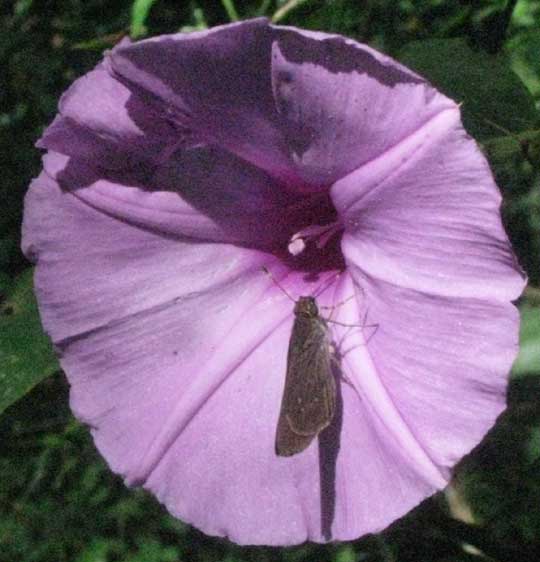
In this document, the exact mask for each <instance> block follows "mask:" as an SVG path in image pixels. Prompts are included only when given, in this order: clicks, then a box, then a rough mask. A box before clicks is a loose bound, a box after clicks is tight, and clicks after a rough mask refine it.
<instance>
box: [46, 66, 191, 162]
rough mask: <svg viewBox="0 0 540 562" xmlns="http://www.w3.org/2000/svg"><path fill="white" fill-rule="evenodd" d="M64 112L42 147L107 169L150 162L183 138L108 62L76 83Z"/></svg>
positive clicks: (64, 99)
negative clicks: (124, 82) (118, 78)
mask: <svg viewBox="0 0 540 562" xmlns="http://www.w3.org/2000/svg"><path fill="white" fill-rule="evenodd" d="M59 111H60V113H59V115H58V116H57V117H56V118H55V120H54V121H53V123H52V124H51V125H50V126H49V127H48V128H47V129H46V131H45V133H44V134H43V137H42V138H41V139H40V141H39V142H38V146H39V147H40V148H47V149H50V150H54V151H56V152H60V153H62V154H65V155H67V156H76V157H79V158H83V159H85V160H88V161H93V162H95V163H96V164H98V165H99V166H101V167H103V168H110V169H119V168H130V167H131V168H133V167H135V166H141V165H142V164H145V165H149V164H150V163H151V162H152V161H154V160H159V159H160V158H163V156H164V155H165V154H166V153H167V150H168V147H171V146H178V144H179V143H180V141H181V140H183V133H182V131H180V130H178V129H177V128H176V127H175V126H174V125H173V124H172V123H171V122H170V121H169V120H168V119H167V118H166V114H165V112H164V111H163V110H160V109H159V108H158V107H157V106H156V104H155V102H154V101H153V100H151V99H150V98H149V97H148V96H146V98H143V97H142V94H141V93H137V92H135V91H134V90H133V88H128V87H127V86H126V85H124V84H122V83H121V82H119V81H118V80H117V79H115V78H114V77H112V76H111V75H110V73H109V72H108V71H107V70H106V67H105V65H103V64H101V65H99V66H98V67H97V68H96V69H94V70H92V71H90V72H89V73H87V74H85V75H84V76H82V77H81V78H79V79H78V80H76V81H75V82H74V83H73V84H72V86H71V87H70V88H69V90H68V91H67V92H66V93H65V94H64V95H63V96H62V99H61V100H60V104H59Z"/></svg>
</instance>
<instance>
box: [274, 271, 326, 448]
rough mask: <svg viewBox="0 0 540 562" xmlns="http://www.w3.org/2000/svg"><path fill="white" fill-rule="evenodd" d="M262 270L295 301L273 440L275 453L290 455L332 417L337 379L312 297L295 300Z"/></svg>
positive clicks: (323, 322)
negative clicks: (279, 406) (285, 369)
mask: <svg viewBox="0 0 540 562" xmlns="http://www.w3.org/2000/svg"><path fill="white" fill-rule="evenodd" d="M264 270H265V272H266V273H267V274H268V275H269V276H270V277H271V278H272V279H273V281H274V283H276V285H277V286H278V287H279V288H280V289H281V290H282V291H283V292H284V293H285V294H286V295H287V296H288V297H289V298H290V299H291V300H293V301H294V302H295V305H294V323H293V328H292V332H291V337H290V340H289V349H288V352H287V372H286V374H285V386H284V388H283V397H282V399H281V408H280V413H279V419H278V424H277V429H276V440H275V451H276V454H277V455H278V456H280V457H290V456H293V455H296V454H298V453H301V452H302V451H303V450H304V449H306V448H307V447H308V446H309V445H310V443H311V442H312V441H313V439H315V437H317V435H318V434H319V433H320V432H321V431H322V430H323V429H324V428H325V427H328V426H329V425H330V423H331V422H332V419H333V417H334V412H335V409H336V382H335V379H334V373H333V371H332V361H333V360H334V358H333V355H332V340H331V337H330V332H329V329H328V324H327V321H326V320H325V319H324V318H323V317H322V316H321V315H320V313H319V307H318V306H317V301H316V299H315V297H311V296H304V297H300V298H299V299H298V300H297V301H296V300H295V299H293V298H292V297H291V296H290V295H289V293H287V291H286V290H285V289H284V288H283V287H282V286H281V285H280V284H279V283H278V282H277V281H276V280H275V279H274V278H273V276H272V275H271V273H270V272H269V271H268V270H267V269H266V268H264Z"/></svg>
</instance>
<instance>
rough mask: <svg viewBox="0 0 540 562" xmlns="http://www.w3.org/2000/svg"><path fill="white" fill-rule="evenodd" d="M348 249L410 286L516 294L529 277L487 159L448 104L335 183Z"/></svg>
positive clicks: (444, 292)
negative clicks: (509, 231) (522, 268)
mask: <svg viewBox="0 0 540 562" xmlns="http://www.w3.org/2000/svg"><path fill="white" fill-rule="evenodd" d="M331 192H332V200H333V201H334V204H335V205H336V208H337V209H338V213H339V214H340V216H341V217H343V218H342V220H343V221H344V223H345V225H346V226H345V235H344V237H343V240H342V250H343V253H344V256H345V258H346V259H347V260H349V262H350V263H353V264H355V265H356V266H358V267H359V268H361V269H362V270H363V271H364V272H365V273H367V274H368V275H370V276H371V277H374V278H376V279H380V280H382V281H386V282H387V283H393V284H395V285H399V286H400V287H403V288H410V289H413V290H417V291H423V292H426V293H430V294H434V295H441V296H449V297H450V296H455V297H460V298H479V299H497V300H500V301H509V300H513V299H516V298H517V297H518V296H519V295H520V293H521V291H522V289H523V286H524V277H523V275H522V273H521V271H520V269H519V266H518V265H517V263H516V261H515V257H514V255H513V253H512V250H511V247H510V244H509V242H508V238H507V236H506V233H505V232H504V229H503V227H502V224H501V219H500V213H499V207H500V202H501V196H500V193H499V191H498V189H497V187H496V185H495V183H494V182H493V178H492V176H491V172H490V170H489V167H488V164H487V162H486V161H485V159H484V157H483V156H482V155H481V153H480V152H479V150H478V149H477V148H476V146H475V144H474V141H473V140H472V139H470V138H469V137H468V136H467V135H466V133H465V132H464V130H463V129H462V127H461V125H460V121H459V113H458V112H457V111H455V110H448V111H445V112H443V113H440V114H438V115H437V116H435V117H434V118H433V119H432V120H431V121H430V122H428V123H427V124H425V125H424V126H423V127H422V128H421V129H419V130H418V131H416V132H415V133H414V134H412V135H410V136H409V137H408V138H407V139H405V140H404V141H402V142H401V143H399V144H397V145H396V146H395V147H393V148H391V149H389V150H388V151H387V152H386V153H385V154H384V155H382V156H380V157H379V158H377V159H375V160H373V161H371V162H369V163H367V164H366V165H364V166H362V167H360V168H359V169H357V170H356V171H354V172H352V173H351V174H349V175H348V176H347V177H345V178H343V179H342V180H340V181H339V182H336V184H334V185H333V186H332V190H331Z"/></svg>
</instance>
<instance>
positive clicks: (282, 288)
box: [262, 265, 296, 302]
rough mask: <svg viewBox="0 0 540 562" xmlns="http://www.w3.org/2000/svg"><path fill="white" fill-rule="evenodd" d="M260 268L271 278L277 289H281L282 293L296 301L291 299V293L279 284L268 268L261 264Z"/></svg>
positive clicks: (294, 300)
mask: <svg viewBox="0 0 540 562" xmlns="http://www.w3.org/2000/svg"><path fill="white" fill-rule="evenodd" d="M262 270H263V271H264V272H265V273H266V275H268V277H270V279H272V281H273V282H274V283H275V284H276V285H277V287H278V288H279V289H281V291H282V292H283V293H285V294H286V295H287V296H288V297H289V298H290V299H291V300H292V301H293V302H296V299H293V298H292V297H291V295H289V293H288V292H287V291H286V290H285V288H284V287H283V285H281V283H280V282H279V281H278V280H277V279H276V278H275V277H274V276H273V275H272V273H271V272H270V270H269V269H268V268H267V267H265V266H264V265H263V266H262Z"/></svg>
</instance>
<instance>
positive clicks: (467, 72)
mask: <svg viewBox="0 0 540 562" xmlns="http://www.w3.org/2000/svg"><path fill="white" fill-rule="evenodd" d="M399 59H400V61H401V62H403V63H404V64H405V65H407V66H409V67H411V68H412V69H414V70H416V72H418V73H419V74H421V75H422V76H424V77H425V78H427V79H428V80H429V81H430V82H431V83H432V84H433V85H434V86H435V87H437V88H438V89H440V90H441V91H442V92H443V93H444V94H446V95H447V96H449V97H450V98H452V99H453V100H454V101H456V102H458V103H462V104H463V105H462V108H461V109H462V115H463V124H464V125H465V128H466V129H467V131H468V132H469V133H470V134H471V135H472V136H473V137H475V138H476V139H477V140H485V139H487V138H490V137H494V136H499V135H500V130H499V131H498V130H497V129H496V128H495V127H494V126H493V125H492V123H496V124H497V125H498V126H500V127H504V128H505V129H508V130H510V131H512V132H517V131H522V130H524V129H531V128H535V127H536V126H537V124H538V121H539V118H538V113H537V111H536V108H535V104H534V100H533V98H532V96H531V94H530V93H529V91H528V90H527V88H526V87H525V86H524V84H523V82H522V81H521V80H520V79H519V78H518V76H517V75H516V74H515V73H514V72H513V71H512V69H511V67H510V64H509V62H508V61H507V60H506V58H505V56H504V55H503V54H500V55H491V54H489V53H486V52H484V51H475V50H473V49H472V48H471V47H469V46H468V45H467V43H466V41H465V40H464V39H433V40H429V41H413V42H412V43H409V44H408V45H406V46H405V47H404V48H403V49H402V51H401V52H400V56H399ZM490 122H491V123H490Z"/></svg>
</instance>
